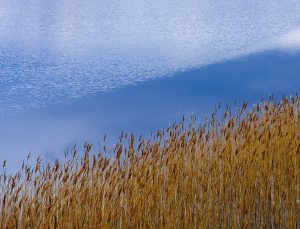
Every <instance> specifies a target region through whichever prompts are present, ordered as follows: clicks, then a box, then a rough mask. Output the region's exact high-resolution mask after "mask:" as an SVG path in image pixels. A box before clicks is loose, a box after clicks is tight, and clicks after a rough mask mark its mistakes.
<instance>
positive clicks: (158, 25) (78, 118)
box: [0, 0, 300, 161]
mask: <svg viewBox="0 0 300 229" xmlns="http://www.w3.org/2000/svg"><path fill="white" fill-rule="evenodd" d="M0 21H1V23H0V128H1V129H0V145H1V148H0V160H4V159H8V160H9V161H13V160H15V159H17V161H21V160H22V159H23V158H24V157H25V155H26V154H27V153H28V152H29V151H32V152H33V154H34V155H37V154H39V153H43V154H44V155H45V156H46V157H47V158H49V159H53V158H56V157H59V156H57V155H61V154H62V152H63V150H64V149H65V148H66V147H67V146H70V145H71V144H74V143H78V144H82V142H84V141H85V140H90V141H92V142H93V143H96V144H97V141H98V140H99V139H100V138H102V137H103V135H104V133H108V134H109V135H110V136H111V139H113V140H112V142H114V139H116V136H117V135H118V134H119V133H120V132H121V131H122V130H126V131H130V132H131V131H134V132H136V133H139V134H144V135H147V134H148V135H149V133H150V132H151V131H152V130H156V129H158V128H163V127H167V126H168V124H169V123H171V122H173V121H175V120H176V119H177V120H178V119H179V118H180V117H181V116H182V115H183V114H191V113H194V114H198V115H199V116H202V115H204V114H210V113H211V112H212V111H213V107H214V105H216V104H217V103H218V101H220V100H221V101H222V102H224V103H232V102H233V100H234V99H238V100H239V101H243V100H248V101H250V102H253V103H254V102H257V101H259V99H260V97H261V96H266V95H269V94H275V95H277V96H281V95H289V94H294V93H296V92H299V89H300V77H299V76H300V53H299V50H300V1H299V0H287V1H279V0H278V1H274V0H272V1H271V0H265V1H260V0H253V1H246V0H232V1H229V2H226V1H221V0H210V1H208V0H197V1H196V0H188V1H177V0H174V1H169V0H164V1H156V0H154V1H144V0H125V1H122V2H120V1H117V0H109V1H107V0H101V1H95V0H87V1H78V0H73V1H71V0H59V1H58V0H50V1H42V0H30V1H26V2H24V1H21V0H1V2H0ZM154 79H155V80H154Z"/></svg>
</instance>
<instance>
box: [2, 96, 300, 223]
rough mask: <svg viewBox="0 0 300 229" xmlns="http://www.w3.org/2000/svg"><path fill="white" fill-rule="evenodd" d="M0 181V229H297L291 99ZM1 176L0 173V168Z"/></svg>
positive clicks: (298, 138)
mask: <svg viewBox="0 0 300 229" xmlns="http://www.w3.org/2000/svg"><path fill="white" fill-rule="evenodd" d="M91 148H92V147H91V145H89V144H86V146H85V154H84V156H82V157H80V156H77V151H76V150H75V149H74V150H73V151H72V156H67V157H66V159H65V161H64V162H58V161H57V162H55V163H54V164H44V163H42V161H41V160H40V159H38V160H37V162H36V165H35V166H30V165H28V164H24V165H23V167H22V169H21V170H20V171H19V172H18V173H17V174H15V175H10V176H8V175H6V174H5V172H3V173H2V174H1V178H0V188H1V194H0V206H1V208H0V209H1V214H0V227H1V228H291V229H293V228H300V98H299V97H298V96H295V97H291V98H283V99H282V100H281V101H279V102H277V101H275V100H274V99H273V98H270V99H268V101H265V100H263V101H262V102H261V103H260V104H258V105H256V106H255V107H254V108H252V109H248V108H247V104H246V103H244V104H243V106H242V107H241V108H240V109H234V110H233V111H232V110H231V109H230V108H228V107H227V109H226V110H225V112H224V114H223V115H221V114H220V112H219V109H217V110H216V112H215V113H214V114H213V115H212V117H211V118H209V119H207V120H206V121H205V123H203V124H202V125H199V124H196V119H195V117H192V118H191V119H190V120H189V121H185V120H182V122H180V123H178V124H174V125H173V126H172V127H170V128H168V129H167V130H162V131H158V132H157V134H156V135H155V136H154V137H153V138H152V139H151V140H145V139H143V138H140V139H139V140H136V139H135V137H134V136H133V135H131V136H130V135H127V134H122V136H121V137H120V141H119V142H118V143H117V144H116V146H115V147H114V149H113V150H112V151H113V152H114V153H115V156H114V157H112V156H109V151H107V150H106V148H105V149H104V150H101V152H99V153H98V154H92V153H90V151H91ZM4 166H5V165H4Z"/></svg>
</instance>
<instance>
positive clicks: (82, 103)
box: [0, 51, 300, 165]
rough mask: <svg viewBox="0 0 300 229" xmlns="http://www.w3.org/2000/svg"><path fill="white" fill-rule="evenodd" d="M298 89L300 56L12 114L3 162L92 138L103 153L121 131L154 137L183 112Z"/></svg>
mask: <svg viewBox="0 0 300 229" xmlns="http://www.w3.org/2000/svg"><path fill="white" fill-rule="evenodd" d="M299 91H300V53H297V52H294V53H286V52H280V51H268V52H262V53H258V54H253V55H249V56H244V57H240V58H236V59H233V60H230V61H226V62H221V63H217V64H212V65H209V66H206V67H202V68H200V69H196V70H191V71H186V72H181V73H178V74H176V75H174V76H170V77H165V78H160V79H154V80H149V81H147V82H140V83H136V84H135V85H131V86H124V87H121V88H117V89H114V90H112V91H107V92H99V93H98V94H96V95H94V96H91V97H84V98H81V99H79V100H77V101H76V102H73V103H70V102H67V103H60V104H58V105H51V106H49V107H47V108H39V109H32V110H30V111H29V112H23V113H21V114H19V115H16V116H12V117H11V118H9V117H6V119H5V121H2V122H1V124H0V126H1V132H0V145H1V146H2V147H1V149H0V151H1V152H0V153H1V159H7V160H8V161H14V162H15V163H17V164H19V162H21V161H22V160H23V159H24V158H25V156H26V155H27V153H29V152H31V153H32V155H33V157H34V156H37V155H39V154H41V155H42V156H43V157H44V158H46V160H54V159H56V158H61V157H62V156H63V151H64V150H65V149H67V148H68V147H69V148H70V147H72V146H73V145H74V144H77V147H78V148H79V149H81V148H82V147H83V145H84V142H85V141H89V142H91V143H93V144H94V145H95V148H96V149H97V148H98V146H99V145H101V142H102V139H103V136H104V135H105V134H107V136H108V138H107V139H108V140H107V142H108V144H113V143H115V142H116V141H117V139H118V136H119V135H120V134H121V132H122V131H124V132H129V133H131V132H133V133H135V134H137V135H143V136H145V137H149V136H150V134H151V132H153V131H154V132H155V131H157V130H158V129H161V128H167V127H168V126H170V125H171V124H173V123H174V122H176V121H179V120H181V118H182V116H183V115H186V116H189V115H196V116H197V117H198V118H199V120H200V121H201V120H203V118H204V116H206V115H207V116H209V115H210V114H211V113H212V112H213V111H214V108H215V107H216V105H217V104H218V102H221V104H222V105H225V104H229V105H233V104H234V103H235V101H236V102H237V103H238V104H241V103H242V102H243V101H247V102H248V103H249V106H251V105H252V104H255V103H257V102H259V101H260V99H261V98H262V97H268V96H270V95H274V96H275V98H280V97H281V96H290V95H295V94H296V93H298V92H299ZM15 163H14V165H15Z"/></svg>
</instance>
